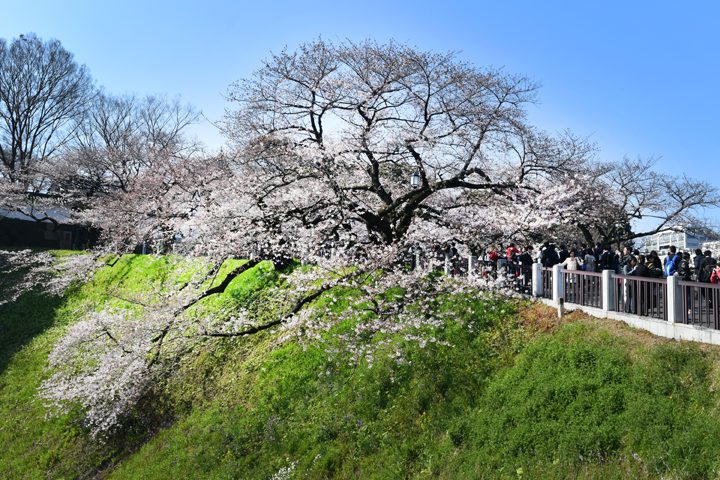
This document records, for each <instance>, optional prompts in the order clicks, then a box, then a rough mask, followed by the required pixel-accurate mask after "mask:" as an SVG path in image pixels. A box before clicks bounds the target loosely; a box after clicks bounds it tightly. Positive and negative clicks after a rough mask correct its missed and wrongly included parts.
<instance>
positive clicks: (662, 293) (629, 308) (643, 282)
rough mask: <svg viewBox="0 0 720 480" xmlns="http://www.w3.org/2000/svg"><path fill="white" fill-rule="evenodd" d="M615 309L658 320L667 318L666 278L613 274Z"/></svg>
mask: <svg viewBox="0 0 720 480" xmlns="http://www.w3.org/2000/svg"><path fill="white" fill-rule="evenodd" d="M612 279H613V288H614V289H615V311H616V312H625V313H632V314H634V315H640V316H643V317H653V318H657V319H660V320H667V319H668V311H667V280H666V279H664V278H663V279H660V278H647V277H635V276H632V275H613V276H612Z"/></svg>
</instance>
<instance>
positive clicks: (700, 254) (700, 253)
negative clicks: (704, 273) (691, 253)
mask: <svg viewBox="0 0 720 480" xmlns="http://www.w3.org/2000/svg"><path fill="white" fill-rule="evenodd" d="M704 258H705V255H703V251H702V250H700V249H699V248H696V249H695V258H694V259H693V263H694V264H695V280H697V279H698V278H699V277H700V262H702V261H703V259H704Z"/></svg>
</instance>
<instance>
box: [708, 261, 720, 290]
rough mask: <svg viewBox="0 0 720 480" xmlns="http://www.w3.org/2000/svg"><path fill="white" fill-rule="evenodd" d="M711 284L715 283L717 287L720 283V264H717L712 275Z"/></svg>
mask: <svg viewBox="0 0 720 480" xmlns="http://www.w3.org/2000/svg"><path fill="white" fill-rule="evenodd" d="M710 283H714V284H715V285H717V284H718V283H720V263H716V264H715V269H714V270H713V273H712V275H710Z"/></svg>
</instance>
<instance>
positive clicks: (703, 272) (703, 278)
mask: <svg viewBox="0 0 720 480" xmlns="http://www.w3.org/2000/svg"><path fill="white" fill-rule="evenodd" d="M703 253H704V258H703V259H702V260H700V264H699V265H698V276H697V281H698V282H703V283H709V282H710V276H711V275H712V271H713V269H714V268H713V267H712V266H713V265H715V263H716V262H715V259H714V258H712V252H711V251H710V250H705V252H703ZM706 267H707V268H706Z"/></svg>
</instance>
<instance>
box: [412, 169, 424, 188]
mask: <svg viewBox="0 0 720 480" xmlns="http://www.w3.org/2000/svg"><path fill="white" fill-rule="evenodd" d="M421 180H422V179H421V178H420V174H419V173H418V172H413V173H412V175H410V185H412V188H417V187H419V186H420V181H421Z"/></svg>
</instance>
